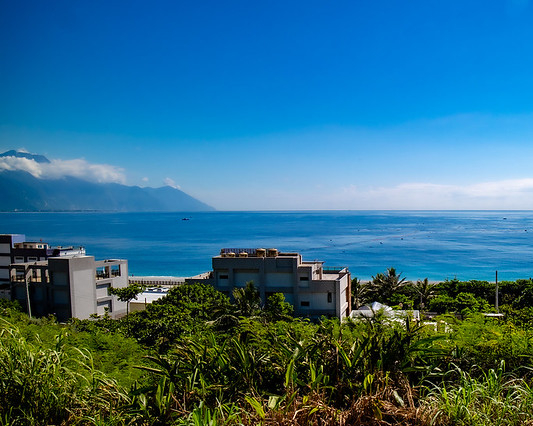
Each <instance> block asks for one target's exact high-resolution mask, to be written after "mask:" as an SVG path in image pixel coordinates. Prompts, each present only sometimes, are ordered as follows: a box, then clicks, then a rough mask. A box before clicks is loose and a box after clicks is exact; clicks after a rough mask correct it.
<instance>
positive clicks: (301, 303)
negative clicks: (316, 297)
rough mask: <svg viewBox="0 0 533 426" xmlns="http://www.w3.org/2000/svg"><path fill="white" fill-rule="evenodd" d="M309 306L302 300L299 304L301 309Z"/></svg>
mask: <svg viewBox="0 0 533 426" xmlns="http://www.w3.org/2000/svg"><path fill="white" fill-rule="evenodd" d="M309 305H310V303H309V300H302V301H301V302H300V306H301V307H303V308H308V307H309Z"/></svg>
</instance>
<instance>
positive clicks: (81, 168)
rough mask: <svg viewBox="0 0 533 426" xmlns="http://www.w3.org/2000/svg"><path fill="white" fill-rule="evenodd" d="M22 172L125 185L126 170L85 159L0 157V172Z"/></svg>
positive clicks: (51, 177) (47, 177)
mask: <svg viewBox="0 0 533 426" xmlns="http://www.w3.org/2000/svg"><path fill="white" fill-rule="evenodd" d="M2 170H11V171H14V170H22V171H25V172H28V173H31V174H32V175H33V176H35V177H36V178H39V179H59V178H61V177H64V176H73V177H77V178H80V179H84V180H88V181H91V182H98V183H105V182H115V183H122V184H123V183H125V182H126V178H125V176H124V170H123V169H121V168H119V167H116V166H112V165H109V164H92V163H89V162H87V161H86V160H84V159H75V160H51V162H50V163H37V162H36V161H35V160H31V159H27V158H17V157H0V171H2Z"/></svg>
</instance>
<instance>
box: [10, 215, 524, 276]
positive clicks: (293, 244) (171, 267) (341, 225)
mask: <svg viewBox="0 0 533 426" xmlns="http://www.w3.org/2000/svg"><path fill="white" fill-rule="evenodd" d="M183 218H188V219H189V220H182V219H183ZM0 233H21V234H25V235H26V238H27V239H28V240H41V239H42V240H43V241H45V242H48V243H49V244H52V245H63V246H66V245H83V246H85V247H86V249H87V253H88V254H91V255H94V256H95V257H96V258H97V259H104V258H125V259H128V261H129V269H130V274H134V275H174V276H190V275H194V274H197V273H200V272H205V271H208V270H210V269H211V257H212V256H214V255H217V254H218V253H219V251H220V249H221V248H223V247H231V248H241V247H242V248H257V247H264V248H270V247H273V248H278V249H279V250H282V251H297V252H300V253H301V254H302V255H303V258H304V260H315V259H316V260H323V261H325V262H326V266H348V267H349V268H350V271H351V272H352V276H356V277H359V278H361V279H368V278H370V277H371V276H373V275H375V274H376V273H378V272H384V271H385V269H386V268H388V267H395V268H396V269H397V270H398V272H402V273H403V276H404V277H406V278H407V279H409V280H417V279H422V278H426V277H427V278H429V279H430V280H445V279H452V278H455V277H457V278H459V279H461V280H468V279H484V280H491V281H493V280H494V276H495V271H496V270H498V278H499V279H500V280H514V279H517V278H529V277H530V276H533V212H531V211H512V212H504V211H439V212H434V211H431V212H421V211H416V212H413V211H408V212H398V211H366V212H361V211H305V212H209V213H0Z"/></svg>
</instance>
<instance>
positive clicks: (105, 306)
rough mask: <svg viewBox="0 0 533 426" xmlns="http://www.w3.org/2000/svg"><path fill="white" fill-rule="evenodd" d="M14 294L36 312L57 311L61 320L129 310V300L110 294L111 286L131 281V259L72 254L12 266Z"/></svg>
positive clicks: (27, 307) (112, 315)
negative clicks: (129, 263)
mask: <svg viewBox="0 0 533 426" xmlns="http://www.w3.org/2000/svg"><path fill="white" fill-rule="evenodd" d="M9 275H10V283H11V298H12V299H13V300H17V301H19V303H20V304H21V305H22V306H23V307H24V308H25V309H26V310H27V312H28V313H29V314H30V315H32V316H38V317H40V316H46V315H50V314H53V315H55V316H56V318H57V319H58V321H66V320H68V319H69V318H79V319H88V318H90V317H91V315H94V314H96V315H104V314H105V313H106V311H107V312H108V313H109V315H110V316H111V317H112V318H117V317H119V316H122V315H124V314H125V313H126V302H120V301H119V300H118V299H117V298H116V297H115V296H110V295H108V291H107V290H108V288H109V287H114V288H122V287H126V286H127V285H128V262H127V260H101V261H95V259H94V257H93V256H86V255H69V256H58V257H49V258H48V259H47V260H42V261H41V260H39V261H31V262H20V263H12V264H11V265H10V266H9Z"/></svg>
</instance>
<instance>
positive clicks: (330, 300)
mask: <svg viewBox="0 0 533 426" xmlns="http://www.w3.org/2000/svg"><path fill="white" fill-rule="evenodd" d="M332 301H333V295H332V294H331V292H328V303H331V302H332Z"/></svg>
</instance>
